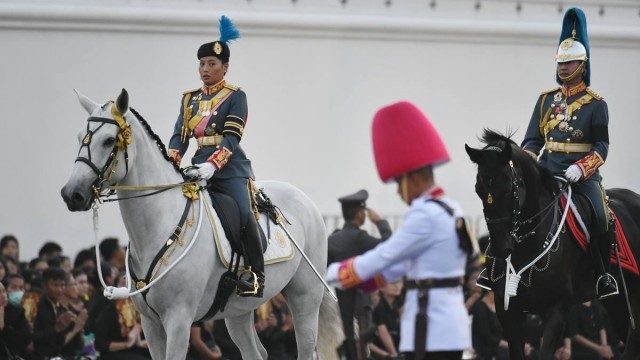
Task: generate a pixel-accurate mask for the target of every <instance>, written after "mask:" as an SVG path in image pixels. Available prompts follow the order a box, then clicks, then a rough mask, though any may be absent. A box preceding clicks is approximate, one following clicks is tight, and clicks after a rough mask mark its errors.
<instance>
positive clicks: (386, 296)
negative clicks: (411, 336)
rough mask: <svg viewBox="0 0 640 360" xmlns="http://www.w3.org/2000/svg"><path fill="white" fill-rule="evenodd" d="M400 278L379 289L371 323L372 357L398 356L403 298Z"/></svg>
mask: <svg viewBox="0 0 640 360" xmlns="http://www.w3.org/2000/svg"><path fill="white" fill-rule="evenodd" d="M402 287H403V283H402V280H397V281H394V282H391V283H389V284H387V285H386V286H385V287H384V288H382V289H381V290H380V301H379V302H378V304H377V305H376V307H375V308H374V309H373V323H374V324H375V326H376V336H374V338H373V342H372V344H370V345H373V346H369V348H370V349H371V355H372V356H373V358H374V359H384V358H387V357H390V356H391V357H397V356H398V346H399V345H400V312H401V309H402V304H404V298H403V297H402Z"/></svg>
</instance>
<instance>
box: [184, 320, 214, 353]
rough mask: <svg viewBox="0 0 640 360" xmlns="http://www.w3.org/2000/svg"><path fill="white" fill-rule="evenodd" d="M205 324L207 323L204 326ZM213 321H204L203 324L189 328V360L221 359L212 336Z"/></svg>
mask: <svg viewBox="0 0 640 360" xmlns="http://www.w3.org/2000/svg"><path fill="white" fill-rule="evenodd" d="M205 323H208V324H207V325H205ZM212 330H213V320H205V321H204V322H201V323H198V324H194V325H192V326H191V334H190V336H189V353H188V356H187V357H188V359H190V360H215V359H222V351H221V350H220V347H219V346H218V345H216V342H215V339H214V338H213V334H212Z"/></svg>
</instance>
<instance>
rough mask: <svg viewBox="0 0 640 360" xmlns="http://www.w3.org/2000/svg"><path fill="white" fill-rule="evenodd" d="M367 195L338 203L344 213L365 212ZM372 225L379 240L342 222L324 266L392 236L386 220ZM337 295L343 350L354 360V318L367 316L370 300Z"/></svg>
mask: <svg viewBox="0 0 640 360" xmlns="http://www.w3.org/2000/svg"><path fill="white" fill-rule="evenodd" d="M368 196H369V194H368V193H367V191H366V190H360V191H358V192H357V193H355V194H352V195H349V196H344V197H341V198H339V199H338V200H339V201H340V202H341V203H342V208H343V211H344V210H345V209H349V208H352V209H362V210H363V211H364V209H365V208H366V204H365V201H366V200H367V198H368ZM347 211H349V210H347ZM375 224H376V226H377V227H378V231H379V232H380V238H376V237H374V236H371V235H369V233H367V232H366V231H364V230H362V229H360V227H359V226H358V225H356V224H354V223H353V222H350V221H345V224H344V226H343V228H342V229H340V230H337V231H336V232H334V233H333V234H331V235H330V236H329V244H328V257H327V263H329V264H331V263H333V262H337V261H343V260H346V259H349V258H351V257H354V256H357V255H360V254H362V253H364V252H366V251H368V250H371V249H373V248H374V247H376V245H378V244H379V243H381V242H382V241H384V240H386V239H387V238H389V236H391V227H390V226H389V222H388V221H386V220H380V221H378V222H376V223H375ZM336 295H337V297H338V305H339V306H340V315H341V317H342V324H343V327H344V333H345V343H344V348H345V353H346V357H347V359H349V360H351V359H354V360H355V359H357V353H358V352H357V349H356V342H355V332H354V326H353V319H354V317H356V318H357V319H358V320H360V319H362V318H363V317H364V316H366V314H365V313H364V312H365V309H364V307H365V306H367V305H371V297H370V295H368V294H365V293H363V292H362V291H361V290H360V289H357V288H355V289H348V290H336ZM363 326H365V324H363V323H362V322H359V327H360V331H361V332H363V331H366V330H367V329H363ZM361 358H364V355H362V356H361Z"/></svg>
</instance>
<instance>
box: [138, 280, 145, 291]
mask: <svg viewBox="0 0 640 360" xmlns="http://www.w3.org/2000/svg"><path fill="white" fill-rule="evenodd" d="M145 286H147V283H146V282H144V281H142V280H140V281H138V282H137V283H136V289H138V290H140V289H142V288H143V287H145Z"/></svg>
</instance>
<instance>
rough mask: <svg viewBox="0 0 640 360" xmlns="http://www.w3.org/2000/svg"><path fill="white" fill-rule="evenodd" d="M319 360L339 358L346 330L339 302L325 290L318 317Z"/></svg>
mask: <svg viewBox="0 0 640 360" xmlns="http://www.w3.org/2000/svg"><path fill="white" fill-rule="evenodd" d="M318 320H319V321H318V343H317V350H318V351H317V352H318V360H336V359H338V352H337V349H338V347H339V346H340V345H341V344H342V341H344V330H343V329H342V320H341V319H340V310H339V308H338V303H337V302H336V301H335V300H333V299H332V298H331V296H329V294H327V292H326V291H325V293H324V296H323V297H322V303H321V304H320V315H319V317H318Z"/></svg>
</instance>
